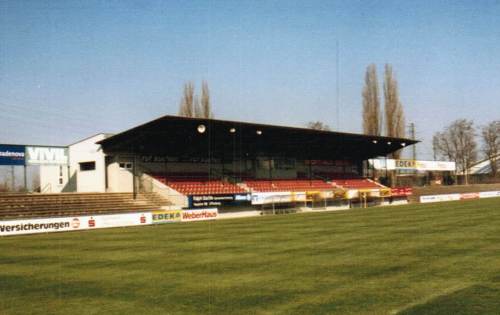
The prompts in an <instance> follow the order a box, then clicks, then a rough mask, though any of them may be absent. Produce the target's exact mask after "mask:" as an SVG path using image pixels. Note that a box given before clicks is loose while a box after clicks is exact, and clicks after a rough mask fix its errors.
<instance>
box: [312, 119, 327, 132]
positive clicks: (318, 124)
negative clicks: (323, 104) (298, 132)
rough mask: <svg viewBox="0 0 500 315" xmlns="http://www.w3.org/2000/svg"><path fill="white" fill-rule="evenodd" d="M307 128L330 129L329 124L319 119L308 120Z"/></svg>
mask: <svg viewBox="0 0 500 315" xmlns="http://www.w3.org/2000/svg"><path fill="white" fill-rule="evenodd" d="M307 128H309V129H314V130H323V131H330V130H331V129H330V126H328V125H327V124H325V123H322V122H321V121H310V122H308V123H307Z"/></svg>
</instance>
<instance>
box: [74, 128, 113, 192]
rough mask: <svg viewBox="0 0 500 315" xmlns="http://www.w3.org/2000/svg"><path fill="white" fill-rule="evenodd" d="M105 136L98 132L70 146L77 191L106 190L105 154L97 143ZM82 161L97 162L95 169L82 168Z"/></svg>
mask: <svg viewBox="0 0 500 315" xmlns="http://www.w3.org/2000/svg"><path fill="white" fill-rule="evenodd" d="M105 138H106V135H105V134H98V135H95V136H93V137H90V138H87V139H85V140H82V141H80V142H77V143H75V144H72V145H70V146H69V160H70V163H69V164H70V174H71V178H72V179H73V178H74V180H75V181H76V191H77V192H106V184H105V183H106V168H105V156H104V153H103V152H102V150H101V148H100V145H97V144H96V142H98V141H100V140H103V139H105ZM82 162H95V170H89V171H82V170H80V163H82Z"/></svg>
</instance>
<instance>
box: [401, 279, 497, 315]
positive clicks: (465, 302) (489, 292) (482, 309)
mask: <svg viewBox="0 0 500 315" xmlns="http://www.w3.org/2000/svg"><path fill="white" fill-rule="evenodd" d="M397 314H398V315H416V314H426V315H433V314H453V315H462V314H464V315H465V314H481V315H486V314H500V289H498V288H491V287H486V286H482V285H473V286H470V287H467V288H465V289H462V290H459V291H455V292H452V293H450V294H447V295H443V296H439V297H437V298H435V299H433V300H430V301H428V302H427V303H425V304H419V305H415V306H413V307H411V308H408V309H406V310H403V311H401V312H399V313H397Z"/></svg>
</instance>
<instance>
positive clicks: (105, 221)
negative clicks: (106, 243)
mask: <svg viewBox="0 0 500 315" xmlns="http://www.w3.org/2000/svg"><path fill="white" fill-rule="evenodd" d="M151 223H152V216H151V213H125V214H110V215H96V216H79V217H62V218H47V219H25V220H9V221H0V236H8V235H22V234H37V233H49V232H63V231H78V230H89V229H102V228H111V227H125V226H136V225H148V224H151Z"/></svg>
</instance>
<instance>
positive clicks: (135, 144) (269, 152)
mask: <svg viewBox="0 0 500 315" xmlns="http://www.w3.org/2000/svg"><path fill="white" fill-rule="evenodd" d="M200 125H204V126H206V131H205V132H204V133H199V132H198V130H197V128H198V126H200ZM232 128H234V129H235V132H234V133H231V132H230V130H231V129H232ZM259 131H260V132H261V134H260V135H259V134H258V132H259ZM416 142H417V141H414V140H410V139H401V138H389V137H375V136H366V135H360V134H350V133H340V132H327V131H317V130H311V129H305V128H292V127H281V126H271V125H261V124H253V123H245V122H235V121H224V120H215V119H198V118H184V117H176V116H164V117H161V118H159V119H156V120H153V121H151V122H148V123H146V124H143V125H140V126H138V127H135V128H132V129H130V130H127V131H125V132H122V133H119V134H117V135H115V136H112V137H110V138H107V139H105V140H102V141H100V142H99V143H100V144H101V145H102V147H103V150H104V152H105V153H107V154H117V153H120V154H126V153H135V154H138V155H159V156H164V155H167V156H172V157H188V158H191V157H194V158H222V159H225V160H228V159H235V160H237V159H241V158H255V157H259V156H262V157H283V158H296V159H324V160H327V159H328V160H337V159H351V160H365V159H368V158H373V157H377V156H385V155H387V154H389V153H391V152H394V151H396V150H398V149H401V148H403V145H411V144H414V143H416Z"/></svg>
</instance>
